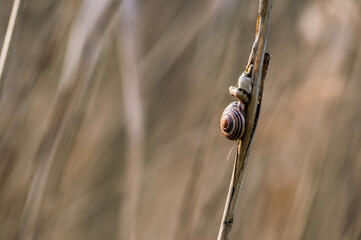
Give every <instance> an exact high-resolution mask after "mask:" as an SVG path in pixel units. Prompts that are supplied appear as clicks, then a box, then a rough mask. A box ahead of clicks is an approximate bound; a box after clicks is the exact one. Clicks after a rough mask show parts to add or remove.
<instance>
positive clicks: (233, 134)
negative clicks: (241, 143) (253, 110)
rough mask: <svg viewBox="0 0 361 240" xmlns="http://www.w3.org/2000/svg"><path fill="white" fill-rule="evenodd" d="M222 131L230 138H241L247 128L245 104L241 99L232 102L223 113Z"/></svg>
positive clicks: (233, 139)
mask: <svg viewBox="0 0 361 240" xmlns="http://www.w3.org/2000/svg"><path fill="white" fill-rule="evenodd" d="M220 126H221V131H222V133H223V135H224V136H225V137H226V138H228V139H229V140H232V141H235V140H238V139H240V138H241V137H242V136H243V134H244V132H245V129H246V120H245V111H244V104H243V103H242V102H241V101H236V102H232V103H231V104H229V105H228V106H227V107H226V109H225V110H224V111H223V113H222V117H221V121H220Z"/></svg>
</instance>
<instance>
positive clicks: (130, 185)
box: [118, 0, 144, 240]
mask: <svg viewBox="0 0 361 240" xmlns="http://www.w3.org/2000/svg"><path fill="white" fill-rule="evenodd" d="M119 13H120V14H119V16H120V25H121V27H120V31H118V52H119V54H118V55H119V57H120V62H121V64H120V65H121V79H122V85H123V100H124V101H123V102H124V115H125V119H126V132H127V157H126V170H125V174H124V179H122V180H123V182H122V185H123V186H121V187H120V189H124V191H125V192H126V194H124V193H123V192H122V191H121V193H123V199H122V206H121V207H120V211H119V219H120V221H119V222H120V227H119V231H118V237H119V239H129V240H135V239H136V232H137V231H136V225H137V221H136V216H137V209H138V199H139V194H140V191H139V189H140V179H141V176H142V169H143V167H142V163H143V152H144V151H143V149H144V144H143V141H144V127H143V126H144V123H143V100H142V98H141V89H140V88H141V83H140V78H139V73H138V69H137V62H138V55H139V54H138V49H139V44H138V41H139V38H138V36H137V34H138V32H139V30H138V28H137V24H136V23H137V18H138V7H137V3H136V1H134V0H124V1H123V4H122V7H121V8H119Z"/></svg>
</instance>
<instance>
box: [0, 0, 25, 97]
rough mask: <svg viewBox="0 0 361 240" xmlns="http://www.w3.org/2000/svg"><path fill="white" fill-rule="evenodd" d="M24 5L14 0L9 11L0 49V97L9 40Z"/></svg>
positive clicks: (18, 0) (19, 0) (20, 0)
mask: <svg viewBox="0 0 361 240" xmlns="http://www.w3.org/2000/svg"><path fill="white" fill-rule="evenodd" d="M23 4H24V1H22V0H14V4H13V7H12V10H11V15H10V19H9V24H8V27H7V30H6V34H5V39H4V44H3V47H2V49H1V55H0V97H1V93H2V88H3V85H4V83H3V79H4V75H5V73H4V72H5V65H6V59H7V56H8V53H9V49H10V44H11V39H12V37H13V33H14V29H15V26H16V19H17V18H18V15H19V9H20V8H21V6H22V5H23Z"/></svg>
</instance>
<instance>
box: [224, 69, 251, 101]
mask: <svg viewBox="0 0 361 240" xmlns="http://www.w3.org/2000/svg"><path fill="white" fill-rule="evenodd" d="M252 70H253V64H251V65H250V66H249V67H248V68H247V69H246V71H244V72H243V73H242V75H241V76H240V77H239V79H238V83H237V85H236V86H230V87H229V94H231V96H234V97H236V98H238V99H239V100H241V101H242V102H244V103H247V102H248V101H249V98H248V96H249V94H251V92H252V79H251V74H252Z"/></svg>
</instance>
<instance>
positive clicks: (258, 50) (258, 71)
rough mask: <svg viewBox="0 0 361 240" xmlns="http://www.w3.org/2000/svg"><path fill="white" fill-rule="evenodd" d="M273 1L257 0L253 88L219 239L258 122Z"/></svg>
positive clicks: (228, 224)
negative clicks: (258, 0)
mask: <svg viewBox="0 0 361 240" xmlns="http://www.w3.org/2000/svg"><path fill="white" fill-rule="evenodd" d="M272 2H273V0H260V2H259V8H258V17H257V29H256V39H255V42H254V44H253V47H252V51H251V54H250V58H249V61H248V65H247V66H249V65H250V64H253V65H254V68H253V72H252V82H253V89H252V94H251V96H250V102H249V104H248V106H247V116H246V123H247V124H246V131H245V134H244V136H243V138H242V141H239V142H238V150H237V155H236V159H235V162H234V169H233V173H232V179H231V183H230V187H229V192H228V196H227V201H226V206H225V209H224V212H223V217H222V222H221V226H220V229H219V233H218V240H224V239H229V235H230V233H231V229H232V226H233V218H234V211H235V208H236V205H237V200H238V195H239V192H240V188H241V185H242V182H243V179H244V174H245V169H246V165H247V157H248V154H249V150H250V147H251V143H252V139H253V134H254V132H255V129H256V126H257V121H258V117H259V112H260V107H261V100H262V93H263V82H264V80H265V78H266V73H267V67H268V63H269V60H270V55H269V54H266V53H265V50H266V43H267V36H268V29H269V25H270V15H271V8H272Z"/></svg>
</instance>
